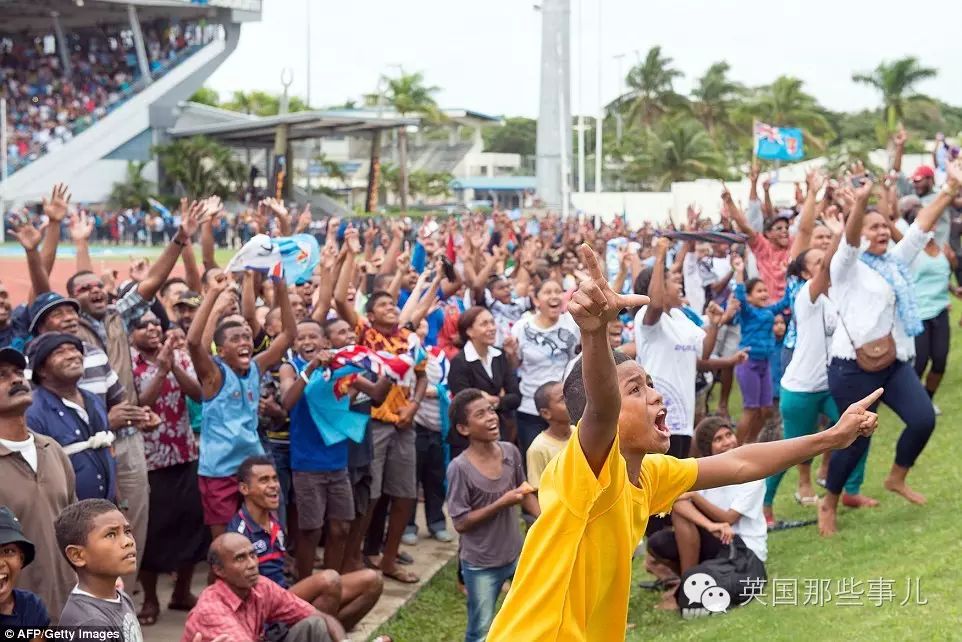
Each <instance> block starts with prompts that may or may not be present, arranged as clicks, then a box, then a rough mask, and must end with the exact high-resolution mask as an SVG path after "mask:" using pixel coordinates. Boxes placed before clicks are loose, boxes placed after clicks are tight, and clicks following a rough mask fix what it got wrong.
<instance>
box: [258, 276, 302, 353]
mask: <svg viewBox="0 0 962 642" xmlns="http://www.w3.org/2000/svg"><path fill="white" fill-rule="evenodd" d="M274 301H275V303H276V305H277V307H278V308H280V309H281V326H282V327H281V331H280V332H278V333H277V336H276V337H274V339H273V340H272V341H271V344H270V346H268V347H267V350H264V352H262V353H260V354H259V355H257V356H256V357H254V360H255V361H257V367H258V368H259V369H260V371H261V372H267V371H268V370H270V369H271V368H273V367H274V366H276V365H277V364H279V363H280V362H281V360H283V359H284V355H285V354H286V353H287V349H288V348H290V347H291V344H292V343H294V337H296V336H297V320H295V319H294V310H292V309H291V301H290V297H289V295H288V292H287V281H285V280H284V279H283V278H280V279H278V280H277V281H276V282H275V283H274Z"/></svg>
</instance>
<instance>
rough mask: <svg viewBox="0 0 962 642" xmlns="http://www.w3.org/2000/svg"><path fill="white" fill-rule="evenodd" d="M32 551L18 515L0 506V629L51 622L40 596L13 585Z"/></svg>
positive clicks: (41, 624)
mask: <svg viewBox="0 0 962 642" xmlns="http://www.w3.org/2000/svg"><path fill="white" fill-rule="evenodd" d="M34 554H35V552H34V548H33V542H31V541H30V540H29V539H27V538H26V537H25V536H24V534H23V530H22V529H21V528H20V521H19V520H18V519H17V516H16V515H14V514H13V513H12V512H11V511H10V509H9V508H7V507H6V506H0V629H6V628H13V627H31V628H32V627H41V626H48V625H49V624H50V615H48V614H47V607H46V606H45V605H44V603H43V600H41V599H40V598H39V597H37V595H36V594H34V593H31V592H30V591H24V590H23V589H18V588H15V587H16V586H17V580H18V579H19V578H20V572H21V571H22V570H23V568H24V567H25V566H28V565H29V564H30V562H32V561H33V558H34Z"/></svg>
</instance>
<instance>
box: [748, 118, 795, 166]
mask: <svg viewBox="0 0 962 642" xmlns="http://www.w3.org/2000/svg"><path fill="white" fill-rule="evenodd" d="M754 129H755V131H754V139H755V156H757V157H758V158H761V159H763V160H783V161H799V160H802V158H804V157H805V150H804V148H803V146H802V130H801V129H798V128H797V127H775V126H772V125H766V124H765V123H759V122H756V123H755V128H754Z"/></svg>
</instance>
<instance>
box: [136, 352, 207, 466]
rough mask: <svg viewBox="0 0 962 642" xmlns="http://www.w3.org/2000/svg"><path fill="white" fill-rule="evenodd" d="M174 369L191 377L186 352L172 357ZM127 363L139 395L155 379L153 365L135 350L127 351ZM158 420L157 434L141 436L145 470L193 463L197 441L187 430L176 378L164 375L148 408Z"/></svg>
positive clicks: (182, 396)
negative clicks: (145, 464)
mask: <svg viewBox="0 0 962 642" xmlns="http://www.w3.org/2000/svg"><path fill="white" fill-rule="evenodd" d="M173 358H174V359H175V360H176V362H177V365H178V366H180V368H181V369H182V370H183V371H184V372H186V373H187V374H188V375H190V376H191V377H195V376H196V375H195V374H194V364H193V363H192V362H191V360H190V357H189V356H188V355H187V353H186V352H184V351H182V350H177V351H176V352H174V357H173ZM130 359H131V362H132V364H133V367H134V383H135V384H136V386H137V392H138V393H143V392H144V390H145V389H146V388H147V386H148V385H149V384H150V382H151V381H152V380H153V379H154V377H156V376H157V370H158V368H157V364H156V363H151V362H150V361H147V358H146V357H144V355H143V354H141V352H140V351H139V350H137V349H136V348H131V349H130ZM151 409H152V410H153V411H154V412H156V413H157V414H158V415H159V416H160V419H161V422H160V427H159V428H158V429H157V430H152V431H150V432H145V433H144V453H145V457H146V460H147V470H158V469H160V468H168V467H170V466H176V465H178V464H185V463H187V462H190V461H197V438H196V437H195V436H194V431H193V430H191V429H190V417H189V415H188V414H187V395H185V394H184V393H183V391H182V390H181V389H180V384H179V383H178V382H177V377H175V376H174V373H173V372H168V373H167V376H166V377H165V378H164V383H163V384H162V387H161V389H160V394H159V395H158V396H157V401H155V402H154V405H153V406H151Z"/></svg>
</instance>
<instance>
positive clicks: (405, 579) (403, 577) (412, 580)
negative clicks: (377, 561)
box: [381, 568, 421, 584]
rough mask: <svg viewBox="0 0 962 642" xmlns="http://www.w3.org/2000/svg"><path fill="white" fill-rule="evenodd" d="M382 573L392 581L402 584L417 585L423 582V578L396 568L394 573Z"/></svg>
mask: <svg viewBox="0 0 962 642" xmlns="http://www.w3.org/2000/svg"><path fill="white" fill-rule="evenodd" d="M381 573H382V574H384V577H390V578H391V579H392V580H395V581H397V582H401V583H402V584H417V583H418V582H420V581H421V578H420V577H418V576H417V575H415V574H414V573H412V572H410V571H405V570H404V569H403V568H396V569H394V570H393V571H390V572H388V571H385V570H384V569H381Z"/></svg>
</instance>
